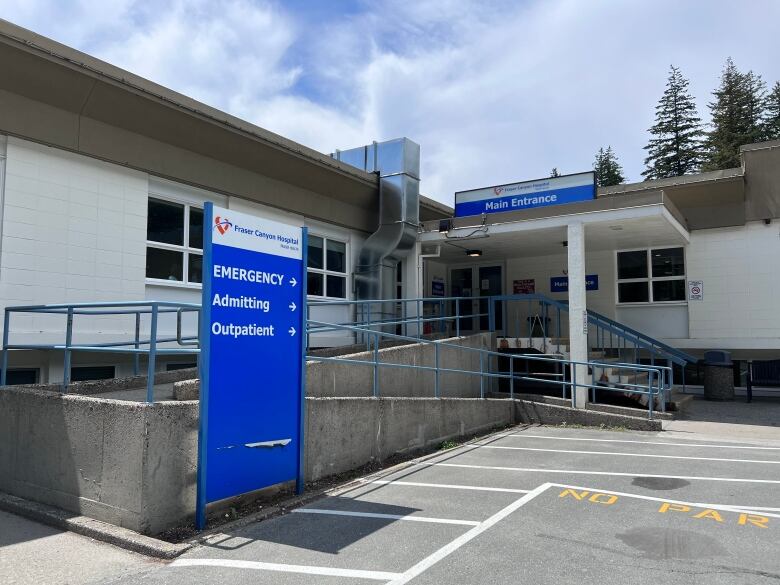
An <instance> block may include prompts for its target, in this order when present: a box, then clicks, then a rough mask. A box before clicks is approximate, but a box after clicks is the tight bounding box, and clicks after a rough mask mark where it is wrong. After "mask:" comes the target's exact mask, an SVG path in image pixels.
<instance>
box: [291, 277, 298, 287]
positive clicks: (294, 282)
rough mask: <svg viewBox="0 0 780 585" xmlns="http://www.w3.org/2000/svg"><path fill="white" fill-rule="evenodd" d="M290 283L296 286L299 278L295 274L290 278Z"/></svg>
mask: <svg viewBox="0 0 780 585" xmlns="http://www.w3.org/2000/svg"><path fill="white" fill-rule="evenodd" d="M290 284H291V285H293V286H295V285H296V284H298V281H297V280H295V277H294V276H293V277H292V278H291V279H290Z"/></svg>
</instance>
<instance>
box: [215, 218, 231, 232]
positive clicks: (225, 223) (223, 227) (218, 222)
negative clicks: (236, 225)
mask: <svg viewBox="0 0 780 585" xmlns="http://www.w3.org/2000/svg"><path fill="white" fill-rule="evenodd" d="M232 225H233V224H232V223H230V220H229V219H227V218H225V219H222V217H220V216H219V215H218V216H217V217H215V218H214V227H215V228H216V230H217V231H218V232H219V233H220V234H224V233H225V232H226V231H228V230H229V229H230V226H232Z"/></svg>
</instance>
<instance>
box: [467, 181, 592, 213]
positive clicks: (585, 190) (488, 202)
mask: <svg viewBox="0 0 780 585" xmlns="http://www.w3.org/2000/svg"><path fill="white" fill-rule="evenodd" d="M595 197H596V187H595V185H579V186H577V187H563V188H560V189H550V190H549V191H540V192H537V193H528V194H525V195H520V194H515V195H507V196H505V197H490V198H488V199H482V200H480V201H467V202H463V203H456V204H455V217H465V216H467V215H481V214H483V213H503V212H505V211H520V210H523V209H533V208H536V207H548V206H550V205H565V204H567V203H574V202H577V201H588V200H590V199H594V198H595Z"/></svg>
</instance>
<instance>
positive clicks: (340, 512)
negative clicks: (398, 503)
mask: <svg viewBox="0 0 780 585" xmlns="http://www.w3.org/2000/svg"><path fill="white" fill-rule="evenodd" d="M293 512H294V513H297V514H324V515H327V516H354V517H356V518H378V519H380V520H403V521H405V522H429V523H431V524H459V525H461V526H477V525H479V522H476V521H474V520H453V519H450V518H430V517H428V516H404V515H401V514H380V513H375V512H351V511H349V510H328V509H323V508H297V509H295V510H293Z"/></svg>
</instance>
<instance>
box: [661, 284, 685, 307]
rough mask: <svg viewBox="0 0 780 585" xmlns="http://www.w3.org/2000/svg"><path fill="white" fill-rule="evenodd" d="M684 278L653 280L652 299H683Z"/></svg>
mask: <svg viewBox="0 0 780 585" xmlns="http://www.w3.org/2000/svg"><path fill="white" fill-rule="evenodd" d="M684 300H685V281H684V280H657V281H655V282H653V301H655V302H663V301H684Z"/></svg>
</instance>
